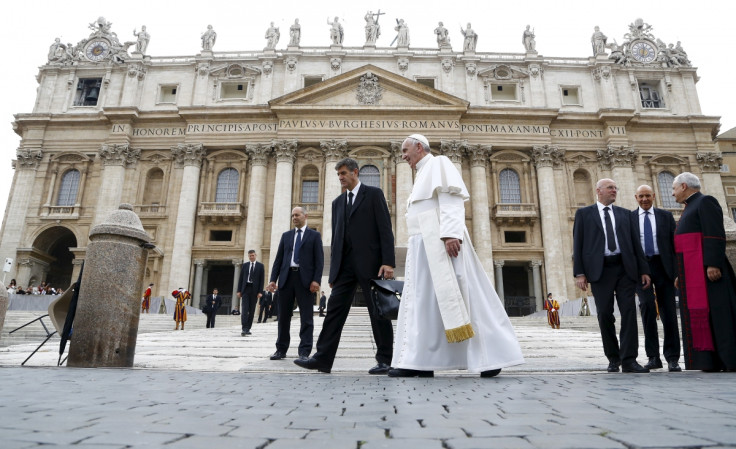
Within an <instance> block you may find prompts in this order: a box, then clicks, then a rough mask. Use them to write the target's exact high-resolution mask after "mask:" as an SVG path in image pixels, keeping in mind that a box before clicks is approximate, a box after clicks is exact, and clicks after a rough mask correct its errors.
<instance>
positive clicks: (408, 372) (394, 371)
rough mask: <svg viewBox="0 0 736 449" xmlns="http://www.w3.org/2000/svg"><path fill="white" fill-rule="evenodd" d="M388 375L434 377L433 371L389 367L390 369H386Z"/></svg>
mask: <svg viewBox="0 0 736 449" xmlns="http://www.w3.org/2000/svg"><path fill="white" fill-rule="evenodd" d="M388 377H434V371H420V370H416V369H404V368H391V369H390V370H388Z"/></svg>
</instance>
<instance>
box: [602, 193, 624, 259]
mask: <svg viewBox="0 0 736 449" xmlns="http://www.w3.org/2000/svg"><path fill="white" fill-rule="evenodd" d="M596 204H597V205H598V215H600V218H601V225H603V234H604V236H605V242H606V243H605V244H604V245H603V248H604V252H603V255H604V256H615V255H616V254H621V245H619V244H618V236H617V235H616V216H615V215H614V214H613V204H611V205H609V206H604V205H603V204H602V203H601V202H600V201H596ZM604 207H608V209H609V210H608V216H609V217H611V225H612V226H613V238H614V239H616V251H614V252H611V251H609V250H608V243H607V242H608V234H607V233H606V213H605V211H604V210H603V208H604Z"/></svg>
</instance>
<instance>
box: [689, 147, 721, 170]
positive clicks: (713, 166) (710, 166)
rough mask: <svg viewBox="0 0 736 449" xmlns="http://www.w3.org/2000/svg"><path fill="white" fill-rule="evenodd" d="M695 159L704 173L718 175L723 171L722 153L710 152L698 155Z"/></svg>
mask: <svg viewBox="0 0 736 449" xmlns="http://www.w3.org/2000/svg"><path fill="white" fill-rule="evenodd" d="M695 157H696V159H697V160H698V165H700V170H702V171H703V173H718V172H720V171H721V164H723V156H721V153H717V152H715V151H709V152H707V153H697V154H696V155H695Z"/></svg>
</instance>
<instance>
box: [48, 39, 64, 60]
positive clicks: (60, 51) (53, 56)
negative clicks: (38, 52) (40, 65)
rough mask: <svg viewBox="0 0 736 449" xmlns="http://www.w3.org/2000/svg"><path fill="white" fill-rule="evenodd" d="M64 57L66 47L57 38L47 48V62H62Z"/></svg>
mask: <svg viewBox="0 0 736 449" xmlns="http://www.w3.org/2000/svg"><path fill="white" fill-rule="evenodd" d="M66 55H67V54H66V45H64V44H62V43H61V39H59V38H58V37H57V38H56V39H54V43H53V44H51V46H50V47H49V62H63V61H64V59H65V58H66Z"/></svg>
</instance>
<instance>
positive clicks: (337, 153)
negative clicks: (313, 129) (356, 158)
mask: <svg viewBox="0 0 736 449" xmlns="http://www.w3.org/2000/svg"><path fill="white" fill-rule="evenodd" d="M319 146H320V147H321V148H322V151H323V152H324V154H325V160H327V161H338V160H340V159H342V158H344V157H346V156H347V154H348V141H347V140H337V139H330V140H321V141H320V142H319Z"/></svg>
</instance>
